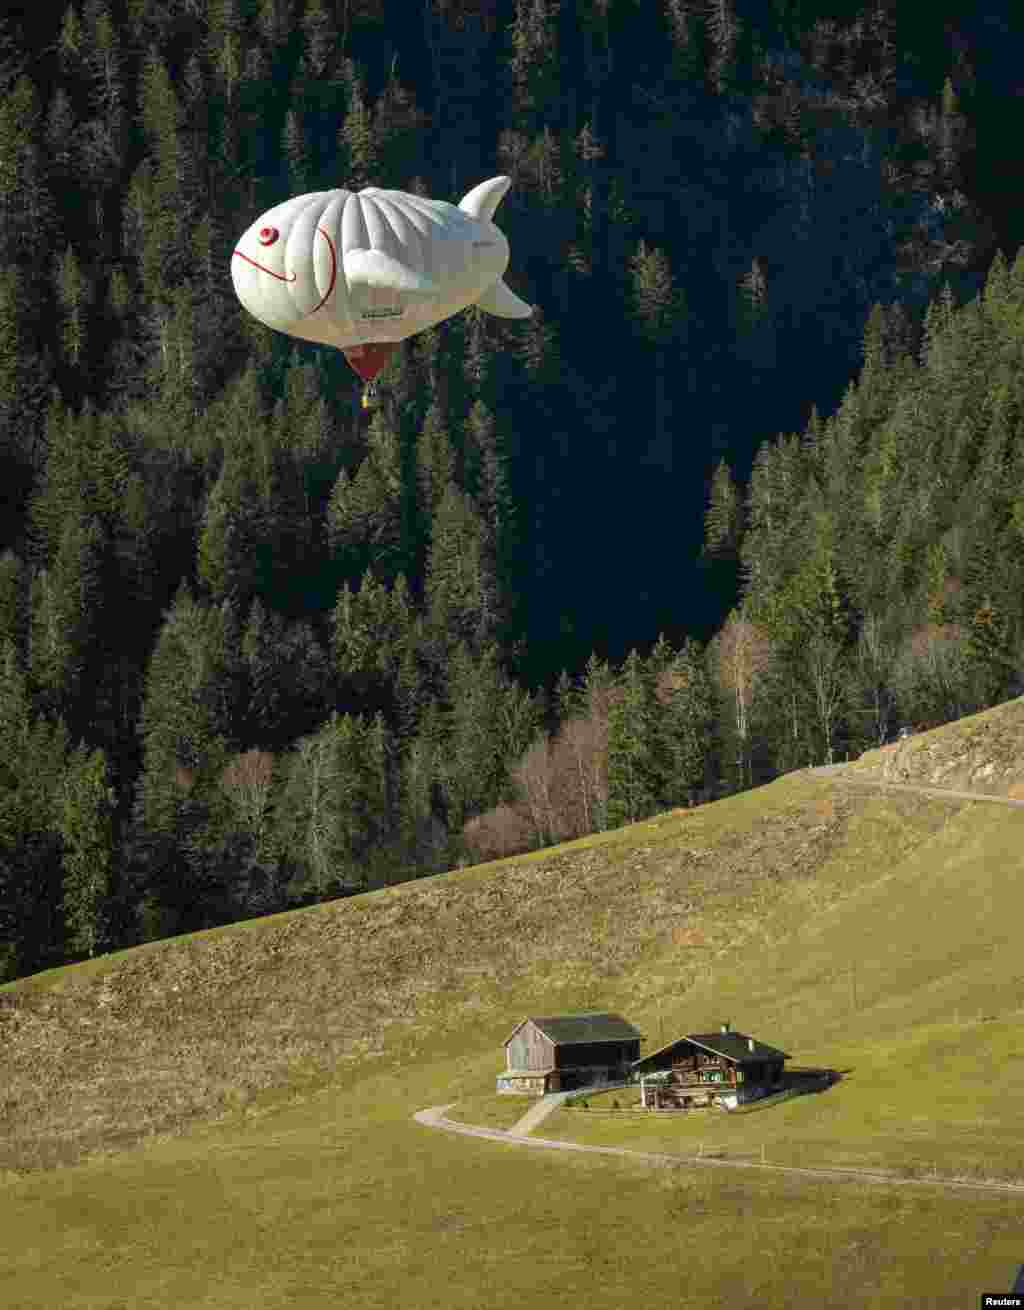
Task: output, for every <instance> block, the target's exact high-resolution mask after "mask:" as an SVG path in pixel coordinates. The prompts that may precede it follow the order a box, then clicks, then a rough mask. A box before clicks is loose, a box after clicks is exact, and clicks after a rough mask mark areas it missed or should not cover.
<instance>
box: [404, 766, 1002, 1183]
mask: <svg viewBox="0 0 1024 1310" xmlns="http://www.w3.org/2000/svg"><path fill="white" fill-rule="evenodd" d="M846 767H847V766H846V765H845V764H824V765H820V766H817V767H814V768H810V769H808V770H807V772H808V773H813V774H817V775H818V776H819V777H835V774H836V771H837V770H840V769H845V768H846ZM843 782H849V783H853V784H855V785H859V786H861V787H887V788H890V789H891V790H893V791H916V792H920V793H921V795H922V796H937V797H939V798H940V799H942V798H943V797H949V798H951V799H954V800H965V801H993V802H994V803H995V804H996V805H1017V806H1024V800H1014V799H1012V798H1011V797H1009V796H985V795H982V794H980V793H979V792H972V791H951V790H950V789H949V788H941V787H916V786H914V785H913V784H912V783H904V782H884V781H878V780H875V779H873V778H855V777H851V776H850V774H849V773H848V772H847V773H846V775H845V776H844V777H843ZM561 1099H562V1097H561V1096H557V1097H553V1098H551V1101H550V1102H548V1098H546V1097H545V1098H544V1100H543V1101H541V1102H540V1103H538V1104H537V1105H536V1106H535V1107H534V1108H533V1109H532V1110H529V1111H528V1112H527V1113H526V1114H525V1115H524V1116H523V1118H522V1119H520V1120H519V1122H518V1123H517V1124H516V1125H515V1126H514V1127H513V1128H512V1129H511V1130H508V1131H506V1130H505V1129H502V1128H482V1127H478V1126H477V1125H475V1124H461V1123H457V1122H456V1121H455V1120H454V1119H448V1118H446V1117H445V1113H444V1112H445V1110H449V1109H451V1107H452V1106H453V1105H454V1104H455V1102H454V1101H449V1102H448V1104H447V1105H432V1106H430V1107H429V1108H428V1109H426V1110H417V1111H416V1113H415V1114H414V1115H413V1118H414V1119H415V1120H416V1122H417V1123H419V1124H423V1125H424V1126H425V1127H427V1128H441V1129H443V1130H444V1131H445V1132H449V1133H462V1134H463V1135H464V1136H466V1137H484V1138H487V1139H488V1140H490V1141H492V1142H507V1143H509V1144H511V1145H514V1146H536V1147H540V1148H541V1149H543V1150H549V1151H590V1152H592V1153H594V1154H597V1155H621V1156H625V1157H626V1158H627V1159H631V1160H636V1161H638V1162H641V1163H644V1164H649V1165H654V1166H656V1167H661V1168H679V1167H681V1166H682V1165H703V1166H704V1167H706V1168H713V1169H761V1170H766V1171H768V1172H769V1173H776V1174H799V1175H800V1176H801V1177H804V1178H820V1179H826V1178H827V1179H829V1180H831V1181H833V1182H861V1183H883V1184H885V1185H886V1186H890V1187H944V1188H947V1189H955V1188H959V1189H961V1190H963V1189H966V1190H970V1191H980V1192H1001V1193H1003V1194H1006V1193H1010V1194H1011V1195H1018V1196H1019V1195H1021V1194H1022V1193H1024V1184H1021V1183H995V1182H991V1183H982V1182H971V1181H968V1180H966V1179H960V1178H944V1177H943V1178H940V1177H939V1176H938V1175H937V1174H936V1175H933V1176H932V1177H930V1178H900V1177H899V1176H898V1175H896V1174H890V1173H886V1172H885V1171H883V1170H876V1171H873V1172H872V1171H870V1170H864V1169H800V1168H797V1167H796V1166H794V1165H782V1164H761V1163H760V1162H759V1161H756V1160H723V1159H714V1158H711V1157H707V1156H696V1155H691V1156H685V1155H664V1154H661V1153H659V1152H656V1151H633V1150H630V1149H629V1148H628V1147H625V1146H584V1145H582V1144H581V1143H579V1142H560V1141H557V1140H556V1139H555V1138H551V1137H530V1136H528V1135H527V1134H528V1132H529V1129H530V1128H532V1127H534V1126H536V1125H537V1124H538V1123H540V1121H541V1120H542V1119H545V1118H546V1117H547V1116H548V1114H550V1113H551V1111H552V1110H554V1109H555V1106H556V1104H557V1103H558V1102H559V1101H560V1100H561ZM516 1129H525V1131H519V1132H517V1131H516Z"/></svg>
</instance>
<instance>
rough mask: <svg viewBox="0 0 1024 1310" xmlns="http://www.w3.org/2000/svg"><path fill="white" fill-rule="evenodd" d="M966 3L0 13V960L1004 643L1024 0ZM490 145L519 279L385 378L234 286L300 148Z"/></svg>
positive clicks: (158, 931) (518, 829) (149, 927)
mask: <svg viewBox="0 0 1024 1310" xmlns="http://www.w3.org/2000/svg"><path fill="white" fill-rule="evenodd" d="M955 8H956V7H954V6H953V5H952V4H947V3H942V2H940V0H936V3H934V4H932V5H929V6H912V7H908V6H906V5H902V6H901V5H897V4H896V3H895V0H871V3H867V4H833V5H829V4H826V3H819V2H818V0H774V3H761V2H754V0H705V2H697V0H694V2H692V3H688V2H687V0H652V2H651V3H635V2H634V0H424V3H421V4H418V5H410V4H408V3H397V2H396V0H109V2H108V0H84V3H71V4H68V5H66V6H61V5H57V6H51V5H48V4H43V5H36V6H31V7H30V6H27V5H26V6H23V7H22V8H21V9H20V10H19V9H15V11H14V12H12V13H9V15H8V16H7V17H6V18H4V19H3V20H0V23H2V25H0V86H2V100H0V202H2V206H3V222H2V225H0V251H2V253H0V477H2V483H3V502H2V503H3V512H2V516H0V666H2V671H0V979H2V978H5V977H6V978H13V977H18V976H23V975H25V974H30V973H33V972H37V971H39V970H42V969H45V968H48V967H52V966H54V965H58V964H62V963H65V962H67V961H70V960H75V959H81V958H86V957H88V956H91V955H94V954H97V953H100V952H104V951H109V950H115V949H119V948H121V947H125V946H130V945H134V944H137V943H139V942H142V941H148V940H154V939H157V938H160V937H165V936H168V935H171V934H176V933H182V932H189V931H194V930H196V929H200V928H204V927H208V926H213V925H216V924H222V923H227V922H232V921H235V920H238V919H241V918H247V917H252V916H256V915H262V914H267V913H272V912H275V911H278V910H282V909H287V908H290V907H293V906H298V905H303V904H308V903H311V902H313V901H317V900H323V899H327V898H331V897H337V896H341V895H347V894H351V893H352V892H354V891H358V890H363V889H366V888H374V887H379V886H382V885H385V884H388V883H393V882H397V881H402V880H406V879H410V878H415V877H418V876H423V875H425V874H430V873H434V872H438V871H441V870H444V869H447V868H451V867H453V866H455V865H458V864H460V863H467V862H471V861H476V860H481V859H487V858H494V857H497V856H500V855H504V854H511V853H516V852H519V851H523V850H528V849H532V848H535V847H539V846H542V845H546V844H548V843H551V842H557V841H561V840H565V839H567V838H569V837H573V836H579V835H582V834H584V833H588V832H593V831H597V830H601V829H605V828H610V827H614V826H617V825H620V824H623V823H628V822H631V821H634V820H636V819H638V818H643V817H646V816H648V815H650V814H652V813H655V812H657V811H658V810H661V809H665V808H668V807H672V806H679V805H685V804H692V803H697V802H700V801H701V800H705V799H707V798H708V797H712V796H714V795H716V794H721V793H723V792H725V791H733V790H738V789H742V788H746V787H750V786H752V785H757V784H758V783H759V782H763V781H765V780H767V779H769V778H771V777H774V776H777V775H778V774H779V773H782V772H785V771H787V770H791V769H795V768H800V767H804V766H805V765H807V764H808V763H809V762H814V763H824V762H831V761H834V760H841V759H842V758H844V757H845V756H846V755H848V754H850V755H853V754H856V753H858V752H859V751H861V750H863V749H864V748H866V747H868V746H870V745H873V744H879V743H880V742H883V741H885V740H887V739H888V738H889V737H890V736H891V734H892V732H893V730H894V729H895V727H896V726H897V724H899V723H903V722H912V723H917V724H921V723H939V722H943V721H946V720H949V719H952V718H956V717H959V716H961V715H963V714H967V713H971V712H973V711H975V710H977V709H979V708H982V707H985V706H988V705H992V704H995V703H997V702H999V701H1000V700H1002V699H1005V698H1006V697H1007V696H1009V695H1013V694H1018V693H1019V691H1020V690H1021V689H1022V682H1024V578H1022V574H1024V566H1022V560H1024V426H1022V423H1024V420H1022V410H1024V382H1022V376H1024V374H1022V363H1024V360H1022V353H1024V254H1022V255H1020V256H1018V255H1017V250H1018V249H1019V247H1020V245H1021V227H1022V224H1024V220H1022V217H1021V215H1022V214H1024V206H1022V204H1021V201H1022V199H1024V197H1022V190H1024V183H1022V182H1021V178H1020V170H1019V166H1018V165H1019V148H1018V143H1019V140H1020V139H1021V129H1022V128H1024V81H1022V80H1021V79H1020V77H1019V74H1018V73H1017V69H1018V68H1019V67H1020V66H1021V63H1022V60H1021V56H1022V54H1024V39H1022V38H1024V20H1022V19H1021V18H1020V16H1017V17H1014V12H1015V8H1016V7H1015V6H1014V5H1013V4H1012V3H1010V2H1009V0H1005V2H995V0H993V2H992V3H982V4H980V5H979V6H978V7H977V8H976V9H975V10H974V11H973V12H972V14H971V16H970V17H969V18H966V19H965V18H963V17H962V16H961V17H957V16H955V13H954V10H955ZM959 8H962V6H961V7H959ZM498 173H504V174H507V175H508V176H510V177H511V179H512V182H513V186H512V190H511V191H510V192H509V195H508V197H507V198H506V200H505V201H504V203H503V205H502V209H501V214H500V219H499V221H500V223H501V226H502V229H503V230H504V231H505V233H506V234H507V236H508V238H509V242H510V246H511V251H512V257H511V263H510V266H509V271H508V280H509V283H510V285H511V286H513V287H514V289H515V290H516V291H517V293H518V294H520V295H522V296H523V298H524V299H526V300H527V301H529V302H530V303H531V304H533V305H535V306H536V307H537V309H536V312H535V314H534V316H533V318H531V319H529V320H526V321H524V322H505V321H500V320H495V319H493V318H490V317H488V316H486V315H484V314H483V313H481V312H480V311H479V310H476V309H470V310H468V311H466V312H464V313H463V314H461V315H459V316H457V317H456V318H453V319H450V320H448V321H446V322H444V323H442V324H441V325H439V326H438V327H437V328H434V329H431V330H429V331H427V332H424V333H422V334H420V335H419V336H416V337H414V338H412V339H410V340H408V341H406V342H404V343H403V344H402V346H401V348H400V349H399V351H398V352H396V355H395V358H394V360H393V362H392V364H391V365H390V367H389V369H388V371H387V373H386V374H385V375H384V377H383V379H382V382H383V386H382V396H381V402H380V404H379V405H378V407H377V408H375V409H373V410H371V411H369V412H366V413H364V412H363V410H362V409H361V408H360V405H359V391H360V387H359V383H358V379H356V378H355V376H354V374H352V373H351V371H350V370H349V369H348V367H347V365H346V363H345V361H344V359H343V358H342V356H341V355H340V353H339V352H336V351H333V350H328V349H326V348H319V347H315V346H312V345H306V344H304V343H297V342H296V341H294V340H292V339H289V338H287V337H285V336H283V335H281V334H279V333H275V332H273V331H272V330H270V329H269V328H265V327H263V326H262V325H261V324H259V323H258V322H256V320H254V319H253V318H251V317H250V316H248V315H247V314H246V313H245V312H244V311H243V310H242V308H241V306H240V305H239V303H238V302H237V300H236V299H235V297H234V293H233V288H232V285H231V279H230V272H229V265H230V255H231V250H232V247H233V244H234V241H235V240H236V238H237V237H238V236H239V235H240V233H241V232H242V231H243V230H244V229H245V228H246V227H247V226H248V225H249V224H250V223H251V222H252V221H253V220H254V219H255V218H256V217H257V216H258V215H259V214H260V213H261V212H263V211H264V210H266V209H268V208H270V207H271V206H272V205H274V204H276V203H278V202H279V201H281V200H283V199H286V198H287V197H288V196H290V195H294V194H300V193H302V192H306V191H315V190H327V189H330V188H333V187H338V186H347V187H349V188H354V189H355V188H359V187H362V186H370V185H378V186H384V187H392V188H398V189H402V190H407V191H412V192H416V193H418V194H420V195H424V196H430V197H435V198H439V199H446V200H449V201H451V202H453V203H456V202H457V201H458V200H459V199H460V198H461V196H462V195H463V194H464V193H465V192H466V191H468V190H469V189H470V188H471V187H473V186H475V185H476V184H477V183H478V182H480V181H482V180H483V179H485V178H487V177H491V176H494V175H496V174H498Z"/></svg>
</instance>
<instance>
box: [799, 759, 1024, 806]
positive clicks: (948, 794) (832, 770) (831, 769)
mask: <svg viewBox="0 0 1024 1310" xmlns="http://www.w3.org/2000/svg"><path fill="white" fill-rule="evenodd" d="M846 767H847V766H846V765H845V764H821V765H817V766H816V767H814V768H811V769H807V770H805V772H807V773H816V774H818V776H819V777H827V778H835V777H836V772H837V770H842V769H845V768H846ZM842 781H843V782H849V783H852V784H854V785H855V786H858V787H886V788H888V789H889V790H890V791H916V792H920V793H921V795H922V796H937V797H939V799H940V800H942V799H946V798H948V799H950V800H957V801H994V802H995V804H996V805H1024V801H1018V800H1013V799H1011V797H1009V796H986V795H984V793H982V792H978V791H952V790H950V788H948V787H917V786H915V785H914V784H913V783H911V782H883V781H881V780H875V779H874V778H855V777H854V776H853V775H852V774H850V773H844V774H843V775H842Z"/></svg>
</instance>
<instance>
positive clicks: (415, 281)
mask: <svg viewBox="0 0 1024 1310" xmlns="http://www.w3.org/2000/svg"><path fill="white" fill-rule="evenodd" d="M344 264H345V279H346V281H347V282H348V283H349V285H350V286H351V285H353V284H355V285H356V286H364V287H374V288H378V289H380V290H382V291H398V292H400V293H401V294H402V295H403V296H433V295H436V294H437V290H438V287H437V283H436V282H433V281H431V279H430V278H429V277H427V276H426V274H424V273H418V272H417V271H416V269H414V268H410V267H409V265H408V264H403V263H401V262H400V261H399V260H397V259H393V258H392V257H391V256H390V255H385V254H384V253H383V251H380V250H350V251H349V252H348V254H347V255H346V256H345V259H344Z"/></svg>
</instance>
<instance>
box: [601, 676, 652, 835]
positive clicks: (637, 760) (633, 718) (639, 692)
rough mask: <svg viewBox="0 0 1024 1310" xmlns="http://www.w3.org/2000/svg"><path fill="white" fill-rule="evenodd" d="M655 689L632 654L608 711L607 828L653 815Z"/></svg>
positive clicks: (618, 679)
mask: <svg viewBox="0 0 1024 1310" xmlns="http://www.w3.org/2000/svg"><path fill="white" fill-rule="evenodd" d="M654 719H655V716H654V689H653V687H652V686H651V682H650V678H649V676H648V673H647V670H646V669H645V668H644V667H643V663H642V661H641V659H640V657H639V655H638V654H637V652H636V651H635V650H632V651H630V653H629V655H628V656H627V658H626V661H625V663H624V665H623V667H622V669H621V671H620V673H619V675H618V677H617V679H616V685H615V688H614V692H613V694H612V695H611V697H610V703H609V707H608V826H609V827H611V828H618V827H621V826H622V825H623V824H624V823H635V822H636V821H637V820H638V819H644V818H647V817H648V816H649V815H650V814H652V813H653V812H654V808H655V806H656V803H657V791H656V780H655V777H654V760H653V754H654V749H653V748H654V732H655V729H654Z"/></svg>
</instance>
